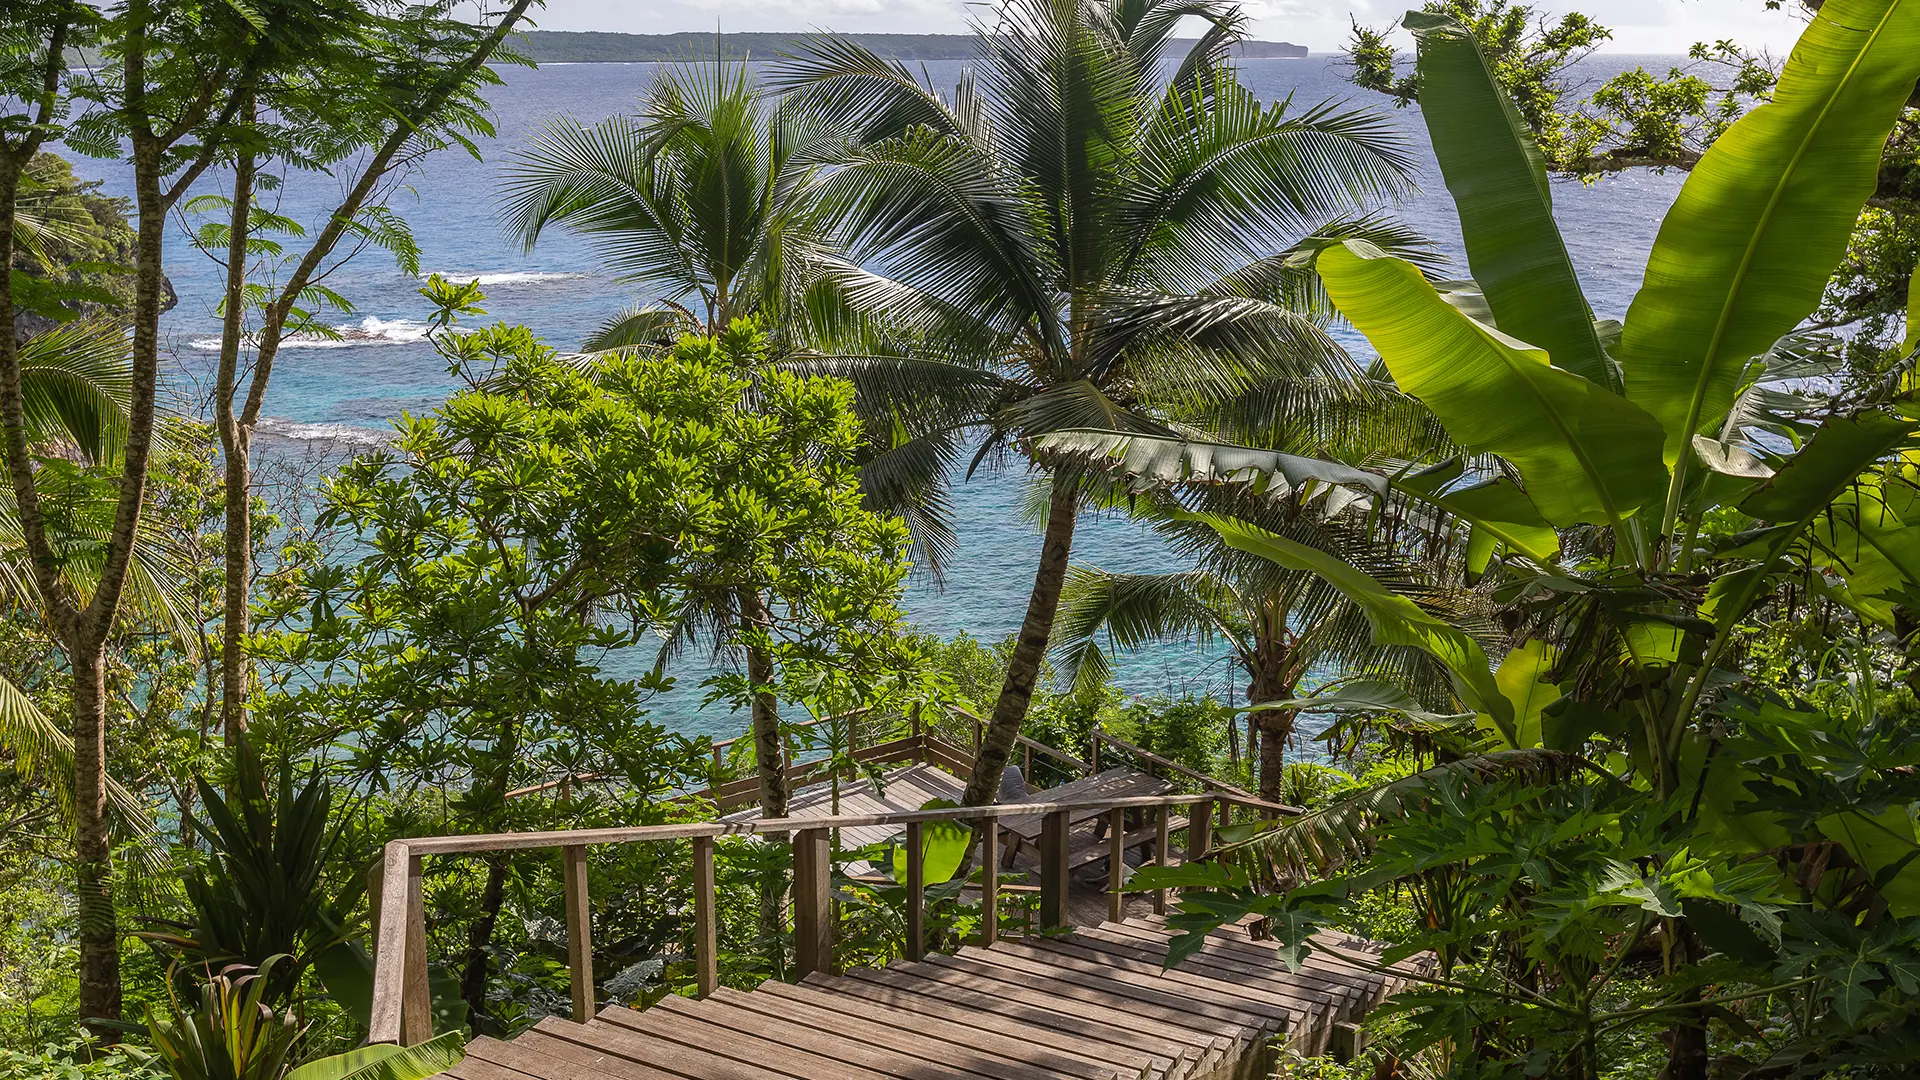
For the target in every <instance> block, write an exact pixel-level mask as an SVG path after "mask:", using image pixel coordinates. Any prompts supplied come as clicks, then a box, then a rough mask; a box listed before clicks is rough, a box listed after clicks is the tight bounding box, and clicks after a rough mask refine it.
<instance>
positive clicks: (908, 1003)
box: [814, 977, 1160, 1078]
mask: <svg viewBox="0 0 1920 1080" xmlns="http://www.w3.org/2000/svg"><path fill="white" fill-rule="evenodd" d="M814 985H815V986H816V988H818V987H819V984H818V983H815V984H814ZM832 989H833V991H834V992H835V993H839V994H844V995H848V996H851V997H862V998H866V999H867V1000H869V1001H872V1002H875V1003H877V1004H882V1005H888V1006H891V1007H893V1008H896V1009H901V1010H904V1011H906V1012H916V1013H923V1014H925V1015H927V1016H935V1017H941V1018H944V1019H947V1020H951V1021H954V1022H956V1023H961V1024H964V1025H966V1026H968V1027H971V1028H975V1029H982V1028H987V1027H992V1028H994V1029H995V1030H999V1031H1003V1032H1007V1033H1008V1034H1010V1035H1013V1036H1014V1037H1015V1038H1020V1039H1024V1040H1026V1041H1029V1042H1034V1043H1038V1044H1040V1045H1043V1046H1050V1047H1053V1048H1054V1049H1057V1050H1066V1051H1069V1052H1071V1053H1074V1054H1078V1055H1080V1056H1082V1057H1086V1058H1089V1059H1091V1060H1093V1061H1096V1062H1100V1063H1102V1064H1104V1065H1106V1066H1107V1067H1108V1068H1109V1069H1111V1070H1114V1072H1112V1073H1110V1074H1109V1075H1120V1076H1133V1077H1142V1078H1145V1077H1153V1076H1158V1075H1160V1074H1159V1070H1157V1069H1156V1068H1155V1067H1154V1061H1153V1058H1152V1057H1151V1056H1149V1055H1146V1054H1138V1053H1131V1052H1128V1053H1125V1054H1122V1053H1120V1052H1119V1051H1120V1048H1119V1047H1116V1046H1113V1045H1111V1044H1108V1043H1103V1042H1099V1041H1097V1040H1093V1039H1086V1038H1083V1037H1081V1036H1077V1035H1072V1034H1069V1033H1067V1032H1063V1031H1058V1030H1054V1029H1050V1028H1045V1027H1041V1026H1038V1025H1034V1024H1028V1023H1024V1022H1021V1021H1018V1020H1015V1019H1013V1018H1011V1017H996V1018H994V1019H993V1020H991V1021H988V1020H987V1019H986V1018H985V1017H983V1016H981V1014H980V1013H979V1011H977V1010H975V1009H971V1008H962V1007H961V1006H960V1005H958V1004H956V1003H954V1002H951V1001H946V1000H942V999H939V998H933V997H929V996H927V995H925V994H916V993H913V992H911V991H907V990H900V989H898V988H896V987H891V986H887V985H884V984H882V983H877V982H872V981H869V980H863V979H859V978H854V977H847V978H843V979H841V980H839V981H838V983H837V984H836V985H835V986H834V987H833V988H832Z"/></svg>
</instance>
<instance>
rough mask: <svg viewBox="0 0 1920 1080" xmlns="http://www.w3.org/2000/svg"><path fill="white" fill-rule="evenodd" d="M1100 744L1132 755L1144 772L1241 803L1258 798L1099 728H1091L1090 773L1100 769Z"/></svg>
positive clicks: (1127, 755)
mask: <svg viewBox="0 0 1920 1080" xmlns="http://www.w3.org/2000/svg"><path fill="white" fill-rule="evenodd" d="M1102 747H1105V748H1108V749H1111V750H1114V751H1117V752H1119V753H1120V754H1122V755H1124V756H1126V757H1130V758H1134V759H1135V760H1137V761H1140V762H1142V763H1144V764H1145V765H1146V766H1147V768H1146V770H1145V771H1147V772H1149V773H1153V774H1154V775H1161V774H1165V773H1171V774H1173V775H1174V776H1178V777H1180V778H1182V779H1185V780H1189V781H1192V782H1193V783H1196V784H1199V785H1200V786H1201V788H1202V789H1204V790H1212V791H1218V792H1222V793H1224V794H1227V795H1232V796H1234V797H1235V798H1236V799H1237V800H1239V801H1242V802H1245V801H1249V800H1251V801H1255V802H1257V801H1258V800H1259V796H1257V795H1255V794H1254V793H1253V792H1251V791H1248V790H1246V789H1245V788H1241V787H1237V786H1235V785H1233V784H1229V783H1227V782H1226V781H1225V780H1222V779H1220V778H1219V777H1216V776H1208V775H1206V774H1205V773H1201V772H1195V771H1194V770H1192V769H1189V768H1187V767H1186V766H1185V765H1182V764H1180V763H1179V762H1177V761H1174V760H1173V759H1172V758H1168V757H1163V756H1161V755H1159V754H1156V753H1154V752H1153V751H1151V750H1148V749H1146V748H1145V747H1141V746H1135V745H1134V744H1132V743H1130V742H1128V741H1126V740H1125V739H1116V738H1114V737H1113V736H1111V735H1109V734H1107V733H1106V732H1104V731H1102V730H1100V729H1099V728H1094V729H1093V764H1092V769H1093V771H1094V772H1098V771H1100V758H1101V749H1102Z"/></svg>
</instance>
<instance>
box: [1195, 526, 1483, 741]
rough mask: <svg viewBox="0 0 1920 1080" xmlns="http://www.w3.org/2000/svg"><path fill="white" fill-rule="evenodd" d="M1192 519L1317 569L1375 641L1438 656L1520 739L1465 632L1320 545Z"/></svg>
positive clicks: (1259, 551)
mask: <svg viewBox="0 0 1920 1080" xmlns="http://www.w3.org/2000/svg"><path fill="white" fill-rule="evenodd" d="M1193 519H1194V520H1196V521H1200V522H1204V523H1205V524H1207V525H1208V526H1210V527H1212V529H1213V530H1214V531H1215V532H1217V533H1219V534H1220V539H1221V540H1223V541H1225V542H1226V543H1227V545H1228V546H1229V547H1233V548H1236V549H1238V550H1240V551H1244V552H1246V553H1248V554H1249V555H1258V556H1260V557H1262V558H1265V559H1271V560H1272V561H1274V562H1276V563H1279V564H1280V565H1281V566H1284V567H1286V568H1288V569H1289V570H1300V571H1305V572H1307V573H1312V574H1318V575H1320V577H1321V578H1323V579H1325V581H1326V582H1327V584H1329V585H1331V586H1333V587H1334V588H1335V589H1338V590H1339V591H1340V593H1341V595H1343V596H1345V597H1346V598H1347V599H1348V600H1351V601H1352V602H1353V603H1354V605H1355V606H1357V607H1359V608H1360V610H1361V611H1363V612H1365V613H1366V616H1367V622H1368V624H1369V625H1370V626H1371V627H1372V628H1373V640H1374V644H1376V645H1384V646H1394V645H1404V646H1410V647H1413V648H1417V649H1420V650H1422V651H1423V652H1425V653H1427V654H1428V655H1430V656H1432V657H1433V658H1434V659H1436V660H1439V661H1440V662H1441V663H1442V664H1443V665H1445V666H1446V669H1447V672H1448V674H1449V676H1450V677H1451V680H1452V682H1453V688H1454V692H1455V693H1456V694H1458V695H1459V697H1460V700H1461V701H1462V702H1464V703H1466V705H1467V706H1468V707H1470V708H1472V709H1473V710H1474V711H1475V712H1477V713H1481V714H1483V715H1485V716H1486V718H1487V720H1488V722H1489V723H1491V724H1492V725H1493V726H1494V728H1495V729H1496V730H1498V731H1499V732H1500V734H1501V736H1502V737H1503V738H1504V739H1506V741H1507V744H1508V745H1510V746H1511V745H1516V744H1517V743H1518V742H1519V732H1518V731H1517V730H1516V729H1515V727H1514V712H1513V703H1512V701H1510V700H1509V699H1508V698H1507V696H1506V694H1505V692H1503V691H1502V690H1501V688H1500V684H1499V683H1498V682H1497V681H1496V680H1495V679H1494V676H1493V667H1492V665H1491V664H1490V663H1488V661H1487V654H1486V651H1485V650H1484V649H1482V648H1481V647H1480V643H1479V642H1478V641H1475V640H1474V639H1473V638H1472V637H1471V636H1469V635H1468V634H1467V633H1465V632H1464V631H1462V630H1460V629H1459V628H1457V627H1454V626H1449V625H1447V624H1446V623H1445V622H1442V621H1441V620H1439V619H1437V618H1435V617H1433V616H1432V615H1429V614H1428V613H1427V612H1426V611H1425V610H1424V609H1422V608H1421V607H1420V605H1418V604H1416V603H1414V602H1413V601H1411V600H1409V599H1407V598H1406V597H1404V596H1401V595H1399V594H1398V593H1395V592H1393V591H1392V590H1391V589H1388V588H1387V587H1386V586H1385V585H1382V584H1381V583H1380V582H1379V581H1377V580H1375V579H1374V578H1373V577H1371V576H1370V575H1368V574H1366V573H1365V572H1363V571H1361V570H1359V569H1358V568H1356V567H1354V566H1352V565H1351V564H1349V563H1347V562H1345V561H1344V560H1342V559H1339V558H1337V557H1335V556H1333V555H1329V554H1327V553H1326V552H1324V551H1317V550H1315V549H1313V548H1310V547H1308V546H1306V545H1305V544H1300V543H1295V542H1294V541H1292V540H1289V539H1287V538H1286V537H1284V536H1278V535H1275V534H1274V533H1270V532H1268V531H1267V530H1265V529H1262V528H1258V527H1256V526H1253V525H1249V524H1247V523H1246V522H1244V521H1239V520H1237V519H1234V518H1230V517H1223V516H1221V515H1218V514H1195V515H1193Z"/></svg>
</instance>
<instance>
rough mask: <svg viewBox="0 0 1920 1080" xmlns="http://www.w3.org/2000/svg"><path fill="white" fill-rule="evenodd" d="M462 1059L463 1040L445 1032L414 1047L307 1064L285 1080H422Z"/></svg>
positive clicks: (385, 1046) (383, 1047) (379, 1048)
mask: <svg viewBox="0 0 1920 1080" xmlns="http://www.w3.org/2000/svg"><path fill="white" fill-rule="evenodd" d="M465 1056H466V1039H465V1038H464V1037H463V1036H462V1035H461V1034H460V1033H459V1032H457V1031H448V1032H443V1033H442V1034H440V1035H437V1036H435V1037H434V1038H431V1039H428V1040H427V1041H426V1042H423V1043H421V1044H420V1045H418V1046H407V1047H400V1046H394V1045H392V1044H389V1043H380V1044H376V1045H373V1046H363V1047H361V1048H360V1049H358V1050H349V1051H348V1052H346V1053H344V1054H335V1055H334V1056H332V1057H325V1058H321V1059H319V1060H317V1061H309V1062H307V1063H306V1064H305V1065H302V1066H300V1067H298V1068H296V1069H294V1070H293V1071H292V1072H290V1073H288V1074H287V1075H286V1078H285V1080H426V1078H427V1077H430V1076H438V1075H440V1074H441V1073H443V1072H446V1071H447V1070H448V1069H451V1068H453V1067H454V1066H455V1065H458V1064H460V1059H461V1058H463V1057H465Z"/></svg>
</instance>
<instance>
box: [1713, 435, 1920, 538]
mask: <svg viewBox="0 0 1920 1080" xmlns="http://www.w3.org/2000/svg"><path fill="white" fill-rule="evenodd" d="M1916 426H1917V425H1916V424H1915V423H1914V422H1913V421H1911V420H1906V419H1903V418H1901V417H1897V416H1893V415H1891V414H1888V413H1884V412H1878V411H1875V412H1864V413H1859V414H1857V415H1854V416H1836V417H1832V418H1830V419H1829V420H1827V422H1826V423H1824V424H1821V425H1820V430H1818V431H1816V432H1815V433H1814V435H1813V438H1811V439H1809V440H1808V441H1807V445H1806V446H1805V447H1804V448H1803V449H1802V450H1801V451H1800V452H1799V453H1798V454H1795V455H1794V456H1793V457H1792V458H1791V459H1789V460H1788V461H1787V463H1786V465H1785V466H1783V467H1782V468H1781V469H1780V471H1779V472H1777V473H1775V474H1774V477H1773V479H1772V480H1770V481H1768V482H1767V484H1766V486H1764V487H1762V488H1761V489H1760V490H1758V491H1756V492H1754V493H1753V494H1752V495H1749V496H1748V497H1747V498H1746V500H1745V501H1744V502H1742V503H1741V504H1740V510H1741V512H1742V513H1745V514H1748V515H1750V516H1752V517H1756V518H1759V519H1760V520H1762V521H1772V522H1776V523H1782V524H1785V523H1790V522H1801V523H1803V522H1806V521H1809V520H1811V519H1812V518H1813V516H1814V515H1816V514H1818V513H1820V511H1822V510H1824V509H1825V508H1826V506H1827V504H1828V503H1831V502H1833V500H1835V499H1837V498H1839V497H1840V495H1841V493H1843V492H1845V491H1846V490H1847V488H1849V487H1851V486H1852V485H1853V483H1854V481H1855V480H1856V479H1858V478H1859V476H1860V474H1861V473H1862V472H1864V471H1866V469H1867V468H1868V466H1871V465H1872V464H1873V463H1874V462H1875V461H1878V460H1879V459H1880V458H1881V457H1883V456H1885V455H1886V454H1888V453H1890V452H1892V451H1893V450H1894V449H1895V448H1896V447H1898V446H1900V444H1901V443H1903V442H1905V441H1907V440H1908V439H1909V438H1910V437H1912V435H1913V432H1914V429H1915V427H1916Z"/></svg>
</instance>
